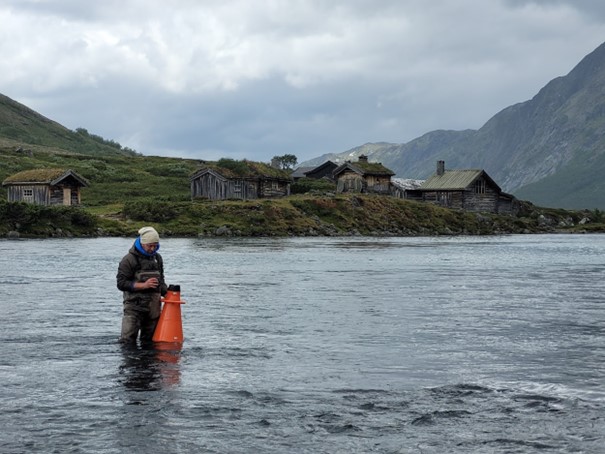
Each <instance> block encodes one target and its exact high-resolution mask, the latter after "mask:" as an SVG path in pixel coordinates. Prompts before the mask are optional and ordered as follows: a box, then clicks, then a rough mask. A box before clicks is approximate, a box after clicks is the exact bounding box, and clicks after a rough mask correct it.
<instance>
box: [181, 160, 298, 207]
mask: <svg viewBox="0 0 605 454" xmlns="http://www.w3.org/2000/svg"><path fill="white" fill-rule="evenodd" d="M190 182H191V197H192V198H198V197H199V198H205V199H211V200H226V199H240V200H250V199H260V198H275V197H284V196H287V195H290V184H291V183H292V179H291V178H290V175H289V173H288V172H287V171H285V170H281V169H276V168H274V167H271V166H270V165H268V164H264V163H262V162H253V161H247V160H243V161H235V160H232V159H221V160H219V161H217V162H207V163H205V164H204V166H203V167H201V168H200V169H198V170H197V171H196V172H195V173H194V174H193V175H192V176H191V178H190Z"/></svg>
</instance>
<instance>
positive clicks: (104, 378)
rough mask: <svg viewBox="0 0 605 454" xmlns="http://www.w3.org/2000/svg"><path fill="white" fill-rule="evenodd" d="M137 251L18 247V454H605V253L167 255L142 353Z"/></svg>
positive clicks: (416, 241)
mask: <svg viewBox="0 0 605 454" xmlns="http://www.w3.org/2000/svg"><path fill="white" fill-rule="evenodd" d="M132 241H133V239H127V238H97V239H49V240H0V263H1V265H2V275H1V276H0V284H1V288H2V291H3V298H2V302H1V303H0V304H1V307H2V317H0V328H1V329H0V339H1V340H2V345H3V348H2V350H3V351H2V355H1V356H0V397H1V398H2V411H1V412H0V427H1V428H2V429H1V430H0V452H2V453H148V452H165V453H200V452H204V453H206V452H207V453H251V452H259V453H261V452H262V453H373V452H375V453H425V454H426V453H440V454H442V453H534V452H544V453H551V452H552V453H573V452H577V453H602V452H604V451H603V449H604V448H603V446H604V445H605V305H604V304H605V295H604V291H603V290H604V288H603V287H604V284H603V281H604V277H605V259H604V254H603V252H604V251H605V235H588V234H587V235H512V236H494V237H430V238H428V237H427V238H360V237H355V238H284V239H242V238H230V239H201V238H200V239H173V238H170V239H165V240H162V242H161V249H160V253H161V254H162V256H163V257H164V262H165V267H166V278H167V281H168V283H171V284H179V285H180V286H181V298H182V299H183V300H184V301H185V304H184V305H182V324H183V331H184V335H185V340H184V343H183V345H182V346H181V347H180V348H175V347H174V346H169V348H159V347H160V346H158V348H156V349H143V348H134V349H124V348H122V347H121V346H120V345H119V344H118V343H117V338H118V335H119V327H120V322H121V294H120V292H119V291H118V290H117V289H116V286H115V275H116V271H117V264H118V262H119V260H120V259H121V257H122V256H123V255H124V254H125V253H126V252H127V250H128V248H129V247H130V245H131V244H132Z"/></svg>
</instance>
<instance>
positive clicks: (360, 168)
mask: <svg viewBox="0 0 605 454" xmlns="http://www.w3.org/2000/svg"><path fill="white" fill-rule="evenodd" d="M332 174H333V176H334V179H335V180H336V192H373V193H378V194H390V193H391V177H392V176H393V175H395V172H393V171H392V170H390V169H387V168H386V167H385V166H383V165H382V164H381V163H379V162H368V157H367V156H365V155H361V156H359V160H358V161H357V162H350V161H347V162H345V163H344V164H342V165H340V166H339V167H337V168H336V169H334V172H333V173H332Z"/></svg>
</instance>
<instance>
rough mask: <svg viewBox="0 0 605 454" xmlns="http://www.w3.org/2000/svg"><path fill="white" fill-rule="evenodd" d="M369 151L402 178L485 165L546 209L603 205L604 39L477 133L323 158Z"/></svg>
mask: <svg viewBox="0 0 605 454" xmlns="http://www.w3.org/2000/svg"><path fill="white" fill-rule="evenodd" d="M359 154H366V155H368V156H369V157H370V160H371V161H378V162H382V163H383V164H384V165H385V166H387V167H389V168H390V169H392V170H393V171H394V172H395V173H396V174H397V176H398V177H402V178H419V179H423V178H427V177H428V176H429V175H431V174H432V173H433V172H434V170H435V163H436V161H437V160H444V161H445V164H446V168H449V169H456V168H458V169H460V168H481V169H485V170H486V171H487V172H488V173H489V175H490V176H492V177H493V178H494V180H495V181H496V182H497V183H498V184H499V185H500V186H501V187H502V189H503V190H504V191H506V192H510V193H513V194H515V195H516V196H517V197H519V198H521V199H524V200H529V201H532V202H533V203H535V204H537V205H540V206H545V207H558V208H571V209H582V208H589V209H592V208H599V209H605V178H604V176H605V43H604V44H602V45H600V46H599V47H598V48H597V49H596V50H594V51H593V52H592V53H590V54H589V55H587V56H586V57H584V58H583V59H582V60H581V61H580V63H578V65H577V66H576V67H575V68H573V69H572V71H571V72H569V74H567V75H566V76H563V77H558V78H556V79H553V80H552V81H550V82H549V83H548V84H547V85H546V86H545V87H544V88H542V89H541V90H540V91H539V92H538V94H537V95H536V96H534V97H533V98H532V99H531V100H529V101H526V102H522V103H519V104H515V105H512V106H510V107H507V108H506V109H504V110H502V111H501V112H499V113H497V114H496V115H494V116H493V117H492V118H491V119H489V120H488V121H487V123H485V125H483V126H482V127H481V128H480V129H479V130H464V131H443V130H439V131H432V132H429V133H427V134H425V135H423V136H422V137H419V138H417V139H414V140H412V141H410V142H408V143H405V144H394V143H376V144H365V145H362V146H360V147H356V148H353V149H351V150H348V151H346V152H343V153H335V154H328V155H324V156H321V157H319V158H316V159H313V160H311V161H308V162H306V163H303V164H301V165H305V166H306V165H316V164H319V163H321V162H324V161H325V160H327V159H330V160H333V161H343V160H346V159H351V158H356V157H357V156H359Z"/></svg>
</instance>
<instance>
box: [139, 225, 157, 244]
mask: <svg viewBox="0 0 605 454" xmlns="http://www.w3.org/2000/svg"><path fill="white" fill-rule="evenodd" d="M139 235H140V237H141V244H149V243H159V242H160V235H159V234H158V232H157V231H156V229H154V228H153V227H141V228H140V229H139Z"/></svg>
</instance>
